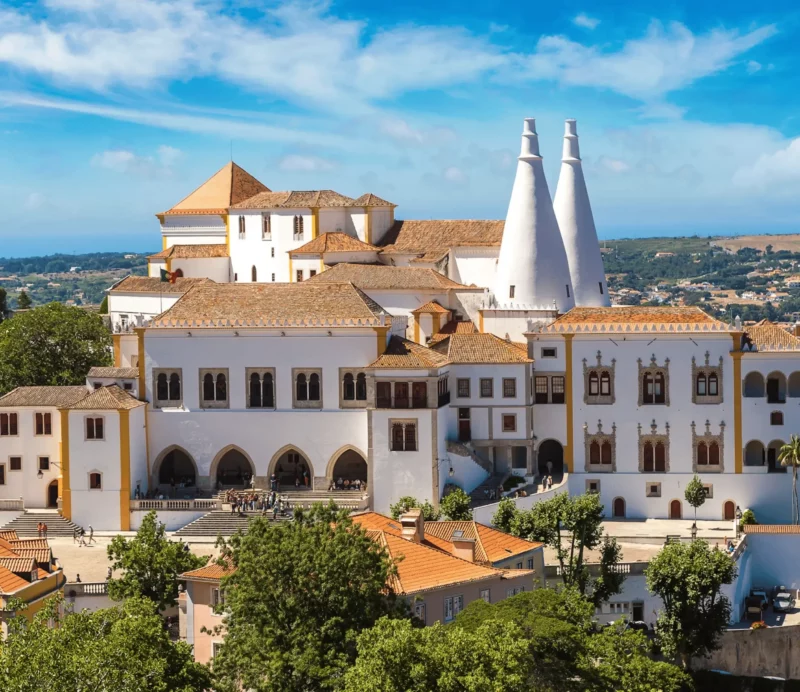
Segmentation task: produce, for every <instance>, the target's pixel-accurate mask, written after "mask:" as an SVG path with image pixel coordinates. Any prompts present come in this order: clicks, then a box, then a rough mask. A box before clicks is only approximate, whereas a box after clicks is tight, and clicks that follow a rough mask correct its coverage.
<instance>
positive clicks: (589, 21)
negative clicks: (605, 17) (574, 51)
mask: <svg viewBox="0 0 800 692" xmlns="http://www.w3.org/2000/svg"><path fill="white" fill-rule="evenodd" d="M572 23H573V24H574V25H575V26H579V27H581V28H582V29H589V31H594V30H595V29H596V28H597V25H598V24H600V20H599V19H596V18H595V17H590V16H589V15H588V14H586V13H585V12H581V13H580V14H579V15H577V16H576V17H575V18H573V20H572Z"/></svg>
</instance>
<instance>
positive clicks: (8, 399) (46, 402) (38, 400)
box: [0, 385, 89, 408]
mask: <svg viewBox="0 0 800 692" xmlns="http://www.w3.org/2000/svg"><path fill="white" fill-rule="evenodd" d="M88 394H89V391H88V390H87V389H86V387H85V386H84V385H77V386H64V387H17V388H16V389H14V390H12V391H10V392H9V393H8V394H6V395H5V396H2V397H0V407H8V406H54V407H56V408H67V407H69V406H72V405H73V404H74V403H76V402H78V401H80V400H81V399H83V398H84V397H85V396H86V395H88Z"/></svg>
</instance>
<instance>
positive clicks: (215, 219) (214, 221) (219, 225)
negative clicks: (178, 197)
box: [161, 214, 225, 247]
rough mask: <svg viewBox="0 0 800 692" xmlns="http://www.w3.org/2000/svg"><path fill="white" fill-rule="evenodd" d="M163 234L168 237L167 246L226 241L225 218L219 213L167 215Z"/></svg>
mask: <svg viewBox="0 0 800 692" xmlns="http://www.w3.org/2000/svg"><path fill="white" fill-rule="evenodd" d="M161 235H162V236H163V237H164V238H166V241H167V242H166V247H171V246H173V245H206V244H212V243H224V242H225V219H224V218H223V216H222V215H218V214H200V215H194V216H183V215H170V216H165V217H164V221H163V223H162V224H161Z"/></svg>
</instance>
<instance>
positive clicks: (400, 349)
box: [368, 336, 447, 369]
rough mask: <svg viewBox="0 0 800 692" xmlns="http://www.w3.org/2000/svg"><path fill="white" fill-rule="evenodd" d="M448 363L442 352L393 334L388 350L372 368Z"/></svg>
mask: <svg viewBox="0 0 800 692" xmlns="http://www.w3.org/2000/svg"><path fill="white" fill-rule="evenodd" d="M442 365H447V358H446V357H445V356H443V355H442V354H441V353H437V352H436V351H434V350H432V349H430V348H426V347H425V346H420V344H417V343H415V342H413V341H409V340H408V339H403V338H402V337H399V336H393V337H392V338H391V339H389V343H388V345H387V346H386V351H385V352H384V353H383V354H382V355H380V356H378V357H377V358H376V359H375V360H374V361H372V363H370V364H369V366H368V367H370V368H401V369H402V368H412V369H417V368H423V369H427V368H438V367H440V366H442Z"/></svg>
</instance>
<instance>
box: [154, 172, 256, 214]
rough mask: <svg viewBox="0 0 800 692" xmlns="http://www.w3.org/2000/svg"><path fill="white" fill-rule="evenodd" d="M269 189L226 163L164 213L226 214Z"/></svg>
mask: <svg viewBox="0 0 800 692" xmlns="http://www.w3.org/2000/svg"><path fill="white" fill-rule="evenodd" d="M260 192H269V188H268V187H267V186H266V185H264V184H263V183H262V182H260V181H258V180H256V179H255V178H254V177H253V176H252V175H250V174H249V173H248V172H247V171H246V170H244V169H243V168H241V167H240V166H237V165H236V164H235V163H234V162H233V161H231V162H230V163H226V164H225V165H224V166H223V167H222V168H220V169H219V170H218V171H217V172H216V173H215V174H214V175H212V176H211V177H210V178H209V179H208V180H206V182H204V183H203V184H202V185H201V186H200V187H198V188H197V189H196V190H195V191H194V192H192V193H191V194H190V195H189V196H188V197H185V198H184V199H182V200H181V201H180V202H178V203H177V204H176V205H175V206H174V207H172V209H170V210H169V211H166V212H164V213H165V214H167V215H172V214H188V215H193V214H227V213H228V207H231V206H233V205H235V204H238V203H239V202H242V201H243V200H246V199H248V198H250V197H252V196H253V195H256V194H258V193H260Z"/></svg>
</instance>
